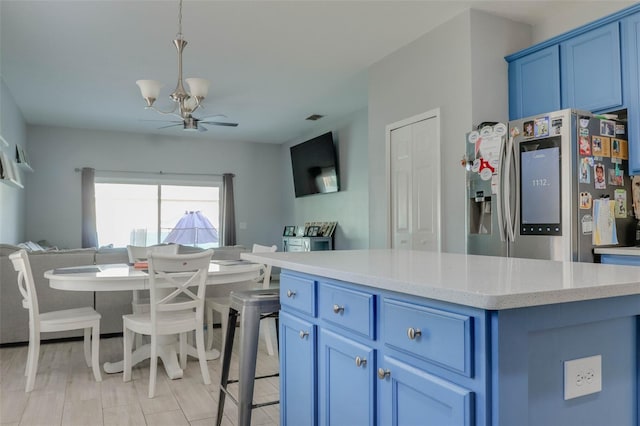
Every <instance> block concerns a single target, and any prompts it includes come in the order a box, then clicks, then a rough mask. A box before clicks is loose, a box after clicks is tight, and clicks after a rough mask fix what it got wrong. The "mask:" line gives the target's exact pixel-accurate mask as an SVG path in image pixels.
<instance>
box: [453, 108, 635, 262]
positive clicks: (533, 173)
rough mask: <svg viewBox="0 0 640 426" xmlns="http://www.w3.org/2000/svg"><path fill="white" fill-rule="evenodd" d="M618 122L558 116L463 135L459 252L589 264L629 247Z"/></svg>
mask: <svg viewBox="0 0 640 426" xmlns="http://www.w3.org/2000/svg"><path fill="white" fill-rule="evenodd" d="M619 117H620V118H621V119H618V118H617V117H616V116H596V115H594V114H592V113H589V112H584V111H576V110H571V109H566V110H561V111H555V112H549V113H546V114H540V115H536V116H533V117H528V118H524V119H520V120H514V121H511V122H509V123H508V126H507V125H506V124H504V123H497V124H495V125H493V126H484V127H482V128H481V129H480V130H478V131H473V132H470V133H469V134H468V135H467V141H466V146H467V150H466V151H467V152H466V156H465V159H467V160H468V161H469V162H470V163H471V167H469V168H468V170H467V172H466V173H467V203H466V204H467V224H466V226H467V252H468V253H470V254H485V255H493V256H508V257H523V258H533V259H548V260H569V261H580V262H593V261H594V257H593V248H594V247H596V246H632V245H634V244H635V243H636V240H637V237H635V234H636V233H635V232H634V229H635V228H636V221H635V220H634V218H633V214H632V211H631V210H632V209H631V196H632V184H631V176H629V174H628V173H629V167H628V141H627V132H626V121H625V120H624V118H625V117H626V111H622V112H621V115H620V116H619ZM634 182H635V181H634ZM639 185H640V182H639ZM638 190H640V186H639V187H638ZM634 210H635V211H636V215H637V214H638V211H639V210H640V209H638V208H636V209H634ZM634 237H635V238H634Z"/></svg>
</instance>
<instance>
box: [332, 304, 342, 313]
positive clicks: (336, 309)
mask: <svg viewBox="0 0 640 426" xmlns="http://www.w3.org/2000/svg"><path fill="white" fill-rule="evenodd" d="M341 312H344V306H340V305H333V313H334V314H339V313H341Z"/></svg>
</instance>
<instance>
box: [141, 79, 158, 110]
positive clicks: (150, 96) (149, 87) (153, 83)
mask: <svg viewBox="0 0 640 426" xmlns="http://www.w3.org/2000/svg"><path fill="white" fill-rule="evenodd" d="M136 84H137V85H138V87H139V88H140V93H142V97H143V98H144V100H145V101H147V105H149V106H151V105H153V102H154V101H155V100H156V99H158V96H160V88H161V87H162V84H161V83H160V82H159V81H157V80H138V81H136Z"/></svg>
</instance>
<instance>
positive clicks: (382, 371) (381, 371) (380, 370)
mask: <svg viewBox="0 0 640 426" xmlns="http://www.w3.org/2000/svg"><path fill="white" fill-rule="evenodd" d="M390 376H391V371H389V370H385V369H384V368H378V379H380V380H384V379H385V378H386V377H390Z"/></svg>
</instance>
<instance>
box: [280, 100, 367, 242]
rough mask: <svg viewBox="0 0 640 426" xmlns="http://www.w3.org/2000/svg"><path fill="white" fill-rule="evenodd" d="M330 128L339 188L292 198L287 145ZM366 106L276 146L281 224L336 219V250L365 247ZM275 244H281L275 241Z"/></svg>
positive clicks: (288, 146) (299, 224)
mask: <svg viewBox="0 0 640 426" xmlns="http://www.w3.org/2000/svg"><path fill="white" fill-rule="evenodd" d="M328 131H333V137H334V141H335V143H336V144H337V148H338V162H339V168H340V172H339V173H340V191H339V192H336V193H329V194H316V195H308V196H305V197H300V198H295V194H294V190H293V174H292V171H291V156H290V153H289V148H290V147H291V146H293V145H297V144H298V143H301V142H304V141H306V140H308V139H311V138H313V137H316V136H319V135H321V134H323V133H325V132H328ZM367 137H368V131H367V110H366V109H363V110H361V111H358V112H355V113H353V114H350V115H349V116H347V117H343V118H341V119H340V120H338V121H327V122H326V123H324V124H322V125H321V126H319V127H318V128H316V129H314V130H313V131H310V132H309V133H307V134H305V135H302V136H300V137H299V138H296V139H295V140H293V141H290V142H289V143H286V144H283V145H282V147H281V150H280V164H281V166H280V167H281V170H282V171H283V173H282V175H281V183H280V186H281V189H282V192H281V204H282V207H283V222H282V224H281V225H282V227H281V228H284V226H285V225H297V226H302V225H304V223H305V222H329V221H337V222H338V228H337V229H336V233H335V234H334V243H335V248H336V249H338V250H347V249H366V248H368V247H369V202H368V201H369V185H368V180H367V178H368V154H367V150H368V143H367V142H368V138H367ZM278 247H280V248H281V247H282V244H279V245H278Z"/></svg>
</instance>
